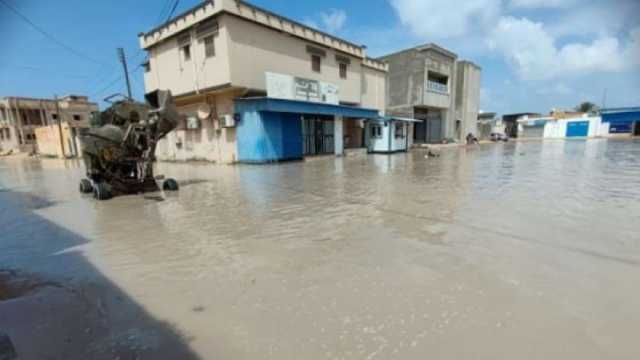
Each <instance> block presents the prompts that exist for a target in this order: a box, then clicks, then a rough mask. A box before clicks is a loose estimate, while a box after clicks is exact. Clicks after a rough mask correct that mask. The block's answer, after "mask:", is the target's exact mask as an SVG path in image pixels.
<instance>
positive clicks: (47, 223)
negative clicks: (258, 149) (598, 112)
mask: <svg viewBox="0 0 640 360" xmlns="http://www.w3.org/2000/svg"><path fill="white" fill-rule="evenodd" d="M424 155H425V153H423V152H419V151H418V152H414V153H410V154H400V155H394V156H382V155H376V156H368V157H355V158H346V159H335V160H334V159H332V158H331V159H321V160H316V161H309V162H306V163H287V164H281V165H272V166H236V167H227V166H214V165H207V164H159V165H158V167H159V170H160V172H162V173H164V174H166V175H167V176H171V177H175V178H177V179H178V180H179V182H181V183H182V188H181V190H180V192H179V193H178V194H167V195H165V194H162V193H158V194H149V195H145V196H129V197H121V198H116V199H113V200H111V201H107V202H96V201H95V200H93V199H92V198H90V197H85V196H82V195H80V194H79V193H77V183H78V181H79V180H80V179H81V177H82V173H83V171H82V168H81V166H80V163H79V162H75V161H61V160H29V159H22V160H19V159H15V158H11V159H10V158H7V159H0V199H2V201H0V215H1V216H2V217H3V218H4V221H0V224H3V227H4V229H2V230H1V231H2V234H0V268H4V269H14V270H15V269H17V270H21V271H27V272H29V273H34V274H46V275H47V276H51V277H54V278H65V279H72V280H69V281H92V282H95V283H96V284H101V283H102V282H103V281H108V282H109V283H111V284H114V285H115V286H117V288H118V289H119V291H121V292H122V293H123V294H126V297H128V298H130V300H131V302H133V303H135V304H136V305H137V306H139V307H140V308H142V309H144V312H145V313H146V314H147V315H148V316H149V317H150V318H152V319H156V320H158V321H161V322H162V323H163V324H171V325H172V327H173V328H175V332H176V333H179V334H180V337H182V338H184V339H186V340H187V342H188V347H189V350H190V351H193V352H194V353H196V354H197V355H198V356H199V357H200V358H202V359H393V358H396V359H425V358H433V359H469V358H473V359H637V358H638V356H639V355H640V345H639V344H638V340H637V337H638V335H637V334H638V332H637V329H638V326H640V310H639V305H640V286H639V285H638V284H640V141H637V140H636V141H611V140H610V141H607V140H590V141H566V142H563V141H552V142H544V143H542V142H521V143H511V144H504V145H502V144H500V145H483V146H481V147H474V148H468V149H453V150H444V151H443V152H442V157H440V158H436V159H425V156H424ZM14 194H21V199H22V200H21V202H20V204H21V205H20V206H23V207H26V208H27V209H28V211H29V213H31V214H34V216H35V217H36V218H37V219H34V218H33V217H32V216H28V217H20V216H14V217H13V218H11V221H9V220H7V219H9V215H8V214H9V213H10V212H12V207H13V206H16V204H17V202H16V201H13V200H11V198H12V197H13V196H14ZM25 199H26V200H25ZM22 220H24V222H22ZM70 237H72V238H74V239H81V240H77V241H69V238H70ZM65 254H74V255H75V256H78V257H80V258H82V259H83V260H84V262H83V263H82V266H79V265H77V264H78V263H77V262H66V261H64V256H63V255H65ZM87 266H91V267H92V268H94V269H95V270H94V271H92V272H87V271H86V268H87ZM122 331H123V332H124V333H125V334H126V329H123V330H122ZM116 335H117V334H116ZM112 336H113V334H112ZM156 345H157V344H156ZM150 346H154V345H153V344H152V345H150ZM54 358H55V357H54ZM155 358H162V357H157V354H156V357H155ZM167 358H170V357H169V355H167Z"/></svg>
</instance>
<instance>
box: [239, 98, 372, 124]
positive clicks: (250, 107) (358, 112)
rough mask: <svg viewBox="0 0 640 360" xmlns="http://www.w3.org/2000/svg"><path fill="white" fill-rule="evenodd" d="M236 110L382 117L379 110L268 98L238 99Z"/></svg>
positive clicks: (363, 117)
mask: <svg viewBox="0 0 640 360" xmlns="http://www.w3.org/2000/svg"><path fill="white" fill-rule="evenodd" d="M235 108H236V112H250V111H255V112H261V111H266V112H281V113H295V114H315V115H333V116H344V117H352V118H360V119H376V118H378V117H379V116H380V115H379V114H378V110H375V109H367V108H361V107H355V106H344V105H334V104H327V103H318V102H311V101H300V100H286V99H276V98H268V97H257V98H243V99H236V100H235Z"/></svg>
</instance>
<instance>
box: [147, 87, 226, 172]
mask: <svg viewBox="0 0 640 360" xmlns="http://www.w3.org/2000/svg"><path fill="white" fill-rule="evenodd" d="M237 95H238V93H237V92H234V91H229V92H225V93H221V94H218V95H210V96H209V100H206V99H205V98H204V97H202V98H200V99H197V100H195V101H194V102H193V103H191V104H183V105H181V104H180V103H178V106H179V107H178V112H179V113H180V114H182V115H183V116H184V117H189V116H196V117H197V115H198V108H199V107H200V106H201V105H204V104H206V103H207V101H210V103H211V106H210V107H211V108H213V109H212V115H211V117H210V118H208V119H204V120H201V122H200V123H201V128H200V129H197V130H187V129H184V127H182V128H181V129H178V130H174V131H173V132H171V133H169V134H168V135H167V137H166V138H164V139H162V140H160V142H159V143H158V147H157V149H156V156H157V157H158V159H159V160H161V161H187V160H204V161H213V162H217V163H222V164H232V163H234V162H236V161H237V158H238V157H237V152H236V129H235V128H223V127H222V126H221V119H222V118H223V116H224V115H227V114H229V115H233V114H234V105H233V98H234V97H235V96H237Z"/></svg>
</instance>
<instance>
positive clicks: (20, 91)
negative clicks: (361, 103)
mask: <svg viewBox="0 0 640 360" xmlns="http://www.w3.org/2000/svg"><path fill="white" fill-rule="evenodd" d="M3 1H5V2H8V3H9V4H11V6H13V7H14V8H16V9H17V10H19V11H20V12H21V13H23V14H24V15H26V16H27V17H28V18H29V19H30V20H32V21H33V22H34V23H35V24H37V25H38V26H40V27H41V28H43V29H44V30H46V31H47V32H48V33H49V34H51V35H53V36H54V37H56V38H58V39H60V40H62V41H63V42H64V43H66V44H68V45H69V46H71V47H72V48H73V49H75V50H77V51H78V52H80V53H81V54H82V55H83V56H79V55H76V54H74V53H71V52H70V51H68V50H65V49H64V48H63V47H61V46H60V45H58V44H56V43H54V42H53V41H51V40H50V39H48V38H46V37H45V36H43V35H42V34H41V33H39V32H37V31H35V30H33V29H32V28H31V27H29V25H27V24H26V23H25V22H24V21H22V20H21V19H20V18H18V17H17V16H15V15H14V14H13V13H11V12H10V11H9V10H8V9H7V8H6V7H4V6H3V5H2V4H1V3H0V34H3V35H4V36H3V38H4V41H3V46H2V50H0V96H9V95H18V96H32V97H51V96H53V95H54V94H58V95H63V94H67V93H78V94H88V95H90V96H91V98H92V99H93V100H100V99H102V98H104V97H106V96H107V95H110V94H112V93H115V92H124V80H122V79H120V80H118V78H119V76H120V74H121V68H120V64H119V63H118V62H117V60H116V50H115V49H116V48H117V47H123V48H125V51H126V53H127V55H128V57H129V58H130V62H131V65H130V66H131V67H132V68H134V69H135V68H136V65H137V64H138V63H140V61H141V60H142V59H143V58H144V54H143V53H142V52H141V51H140V50H139V47H138V42H137V34H138V33H139V32H141V31H145V30H149V29H151V28H152V27H153V26H154V25H156V24H158V23H159V22H160V21H161V19H163V16H160V15H161V13H162V12H163V8H166V6H167V4H168V3H170V2H172V0H171V1H170V0H137V1H124V0H111V1H86V0H66V1H49V0H3ZM199 2H200V0H181V1H180V2H179V5H178V8H177V12H181V11H184V10H186V9H188V8H189V7H192V6H194V5H196V4H197V3H199ZM252 3H254V4H256V5H258V6H261V7H264V8H267V9H270V10H272V11H274V12H276V13H279V14H282V15H285V16H288V17H291V18H293V19H295V20H298V21H301V22H304V23H306V24H309V25H311V26H315V27H318V28H320V29H322V30H325V31H327V32H331V33H334V34H336V35H338V36H341V37H344V38H346V39H347V40H350V41H353V42H355V43H360V44H365V45H367V46H368V54H369V55H370V56H380V55H384V54H386V53H389V52H393V51H397V50H400V49H403V48H407V47H411V46H415V45H418V44H422V43H427V42H435V43H438V44H440V45H442V46H445V47H447V48H448V49H450V50H452V51H454V52H456V53H458V54H459V56H460V57H461V58H464V59H469V60H472V61H474V62H475V63H477V64H478V65H480V66H481V67H482V68H483V74H482V76H483V78H482V96H481V109H482V110H484V111H496V112H499V113H508V112H521V111H538V112H548V111H549V110H550V109H551V108H571V107H574V106H575V105H577V104H578V103H579V102H581V101H586V100H589V101H593V102H596V103H598V104H600V103H602V101H603V94H604V92H605V89H606V91H607V101H606V105H607V106H608V107H610V106H633V105H635V106H638V105H640V1H637V0H615V1H613V0H357V1H348V2H347V1H336V0H324V1H296V2H294V1H287V0H254V1H252ZM166 13H167V11H166V9H165V11H164V14H166ZM165 16H166V15H165ZM132 85H133V88H134V94H135V95H136V96H138V97H140V96H141V95H142V94H143V93H144V85H143V81H142V76H141V72H140V71H137V72H136V73H135V75H134V76H133V80H132Z"/></svg>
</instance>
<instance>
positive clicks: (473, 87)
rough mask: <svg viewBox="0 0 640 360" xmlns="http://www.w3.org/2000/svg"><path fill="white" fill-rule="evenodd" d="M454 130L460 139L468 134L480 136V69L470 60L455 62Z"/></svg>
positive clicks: (456, 136)
mask: <svg viewBox="0 0 640 360" xmlns="http://www.w3.org/2000/svg"><path fill="white" fill-rule="evenodd" d="M456 70H457V72H456V82H457V84H456V131H455V134H454V135H455V138H456V139H458V140H459V141H461V140H462V139H465V138H466V137H467V135H468V134H473V135H474V136H476V137H478V138H480V133H479V130H478V113H479V112H480V81H481V75H482V69H481V68H480V67H479V66H478V65H476V64H474V63H472V62H470V61H458V62H457V64H456Z"/></svg>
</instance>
